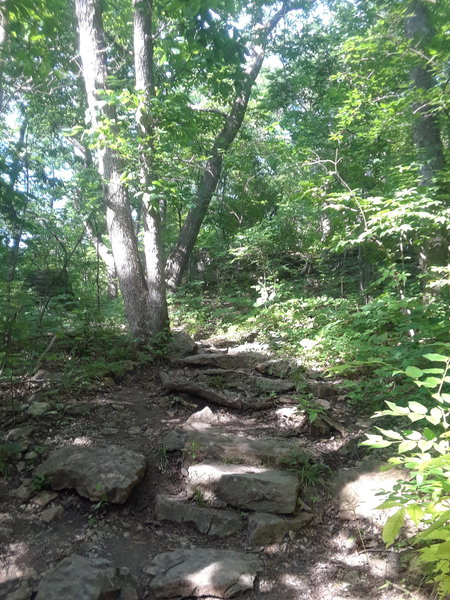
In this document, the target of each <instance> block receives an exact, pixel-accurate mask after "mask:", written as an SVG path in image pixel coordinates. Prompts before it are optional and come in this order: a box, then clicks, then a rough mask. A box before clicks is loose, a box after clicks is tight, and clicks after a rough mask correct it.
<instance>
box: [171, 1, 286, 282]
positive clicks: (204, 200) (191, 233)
mask: <svg viewBox="0 0 450 600" xmlns="http://www.w3.org/2000/svg"><path fill="white" fill-rule="evenodd" d="M290 10H292V9H290V8H289V7H288V6H287V5H286V4H284V5H283V7H282V8H281V10H279V11H278V12H277V13H276V14H275V15H274V16H273V17H272V19H271V20H270V21H269V23H268V24H267V25H266V26H265V27H263V28H261V33H260V36H259V40H258V45H255V46H254V47H253V49H252V55H253V56H252V59H251V60H250V61H249V63H248V65H247V67H246V69H245V74H244V80H243V83H242V84H241V86H240V88H239V89H238V91H237V94H236V97H235V99H234V101H233V105H232V107H231V110H230V113H229V114H228V115H227V116H226V118H225V123H224V125H223V127H222V129H221V131H220V132H219V133H218V135H217V136H216V138H215V140H214V143H213V147H212V149H211V153H210V156H209V159H208V160H207V161H206V165H205V168H204V170H203V173H202V176H201V178H200V182H199V184H198V186H197V194H196V201H195V205H194V206H193V207H192V208H191V210H190V211H189V213H188V215H187V217H186V219H185V222H184V224H183V227H182V228H181V230H180V232H179V234H178V239H177V241H176V243H175V246H174V248H173V249H172V252H171V253H170V256H169V258H168V260H167V264H166V281H167V286H168V288H169V289H170V290H172V291H175V290H176V288H177V287H178V286H179V284H180V282H181V278H182V276H183V273H184V272H185V270H186V267H187V264H188V262H189V256H190V254H191V253H192V250H193V248H194V246H195V242H196V241H197V236H198V234H199V231H200V227H201V225H202V223H203V220H204V218H205V215H206V213H207V211H208V207H209V205H210V203H211V200H212V197H213V194H214V192H215V191H216V188H217V183H218V181H219V178H220V174H221V171H222V163H223V157H224V155H225V153H226V152H227V150H228V149H229V147H230V146H231V144H232V143H233V140H234V139H235V137H236V135H237V134H238V132H239V129H240V127H241V125H242V121H243V120H244V116H245V112H246V110H247V105H248V101H249V99H250V94H251V91H252V88H253V86H254V84H255V81H256V78H257V77H258V75H259V72H260V70H261V67H262V64H263V61H264V55H265V50H266V47H267V44H268V41H269V38H270V35H271V33H272V32H273V31H274V29H275V27H276V26H277V25H278V23H279V22H280V20H281V19H282V18H283V17H284V16H285V15H286V14H287V13H288V12H289V11H290Z"/></svg>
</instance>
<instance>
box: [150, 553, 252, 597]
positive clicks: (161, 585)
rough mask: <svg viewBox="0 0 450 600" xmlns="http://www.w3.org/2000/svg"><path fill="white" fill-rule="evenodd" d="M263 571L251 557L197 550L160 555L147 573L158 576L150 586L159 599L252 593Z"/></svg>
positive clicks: (153, 561)
mask: <svg viewBox="0 0 450 600" xmlns="http://www.w3.org/2000/svg"><path fill="white" fill-rule="evenodd" d="M261 569H262V564H261V561H260V559H259V558H258V557H257V556H253V555H252V554H246V553H244V552H232V551H230V550H213V549H210V548H207V549H202V548H196V549H194V550H175V551H174V552H165V553H164V554H159V555H158V556H155V558H154V559H153V560H152V562H151V563H150V565H149V569H146V572H149V573H151V574H153V575H154V576H155V578H154V579H153V581H152V582H151V584H150V587H151V589H152V590H153V592H154V594H155V597H156V598H179V597H182V598H186V597H192V596H193V597H195V598H198V597H201V596H214V597H218V598H232V597H234V596H236V595H238V594H240V593H243V592H246V591H248V590H252V589H253V583H254V581H255V577H256V574H257V572H258V571H260V570H261Z"/></svg>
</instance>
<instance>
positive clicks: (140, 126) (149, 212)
mask: <svg viewBox="0 0 450 600" xmlns="http://www.w3.org/2000/svg"><path fill="white" fill-rule="evenodd" d="M133 7H134V27H133V41H134V69H135V78H136V92H137V93H138V94H139V96H140V98H139V105H138V108H137V111H136V125H137V133H138V138H139V161H140V165H139V167H140V181H141V186H142V191H143V195H142V219H143V224H144V252H145V262H146V267H147V269H146V272H147V287H148V303H149V307H150V314H151V321H152V323H151V325H152V329H153V330H155V331H163V330H164V329H167V328H168V324H169V318H168V313H167V302H166V282H165V274H164V262H165V257H164V244H163V236H162V225H161V215H160V210H159V205H158V201H157V199H156V198H152V196H151V186H152V174H153V154H154V152H153V135H154V129H153V118H152V114H151V104H150V103H151V99H152V98H153V97H154V95H155V89H154V77H153V39H152V17H153V10H152V9H153V2H152V0H133Z"/></svg>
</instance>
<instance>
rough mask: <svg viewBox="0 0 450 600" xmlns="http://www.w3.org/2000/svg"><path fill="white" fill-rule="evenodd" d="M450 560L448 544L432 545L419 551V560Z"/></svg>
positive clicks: (449, 546)
mask: <svg viewBox="0 0 450 600" xmlns="http://www.w3.org/2000/svg"><path fill="white" fill-rule="evenodd" d="M449 558H450V542H442V544H433V545H432V546H430V547H429V548H425V549H424V550H420V560H423V561H424V562H434V561H436V560H448V559H449Z"/></svg>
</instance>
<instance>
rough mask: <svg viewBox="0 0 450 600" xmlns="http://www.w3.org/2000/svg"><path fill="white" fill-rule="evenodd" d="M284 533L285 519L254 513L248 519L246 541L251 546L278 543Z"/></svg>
mask: <svg viewBox="0 0 450 600" xmlns="http://www.w3.org/2000/svg"><path fill="white" fill-rule="evenodd" d="M285 533H286V527H285V519H282V518H281V517H277V515H271V514H269V513H255V514H253V515H250V516H249V518H248V540H249V543H250V545H251V546H264V545H266V544H275V543H279V542H281V540H282V539H283V537H284V535H285Z"/></svg>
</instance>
